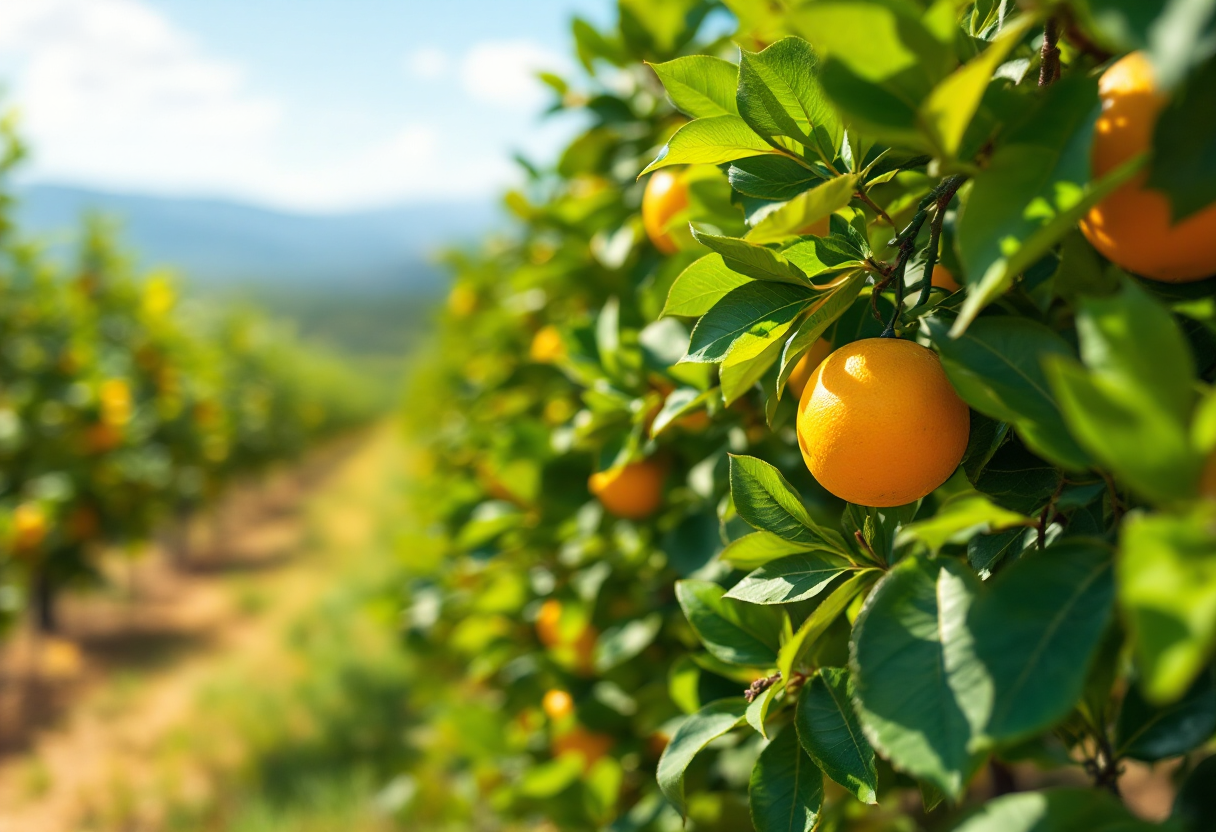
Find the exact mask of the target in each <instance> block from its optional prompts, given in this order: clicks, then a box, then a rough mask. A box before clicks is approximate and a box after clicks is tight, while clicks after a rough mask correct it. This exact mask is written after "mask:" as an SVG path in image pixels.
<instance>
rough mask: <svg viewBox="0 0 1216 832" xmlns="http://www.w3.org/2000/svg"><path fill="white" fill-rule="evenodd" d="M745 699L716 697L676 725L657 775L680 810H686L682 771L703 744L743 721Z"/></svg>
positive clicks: (664, 750) (665, 792) (664, 790)
mask: <svg viewBox="0 0 1216 832" xmlns="http://www.w3.org/2000/svg"><path fill="white" fill-rule="evenodd" d="M746 710H747V702H746V700H744V699H743V697H741V696H740V697H738V698H731V699H719V700H718V701H717V702H711V703H710V704H708V705H706V706H705V707H704V708H702V709H701V710H699V711H697V713H695V714H693V715H692V716H690V717H688V718H687V719H685V720H684V722H683V723H682V724H681V725H680V727H679V729H677V731H676V733H675V736H673V737H672V738H671V742H669V743H668V744H667V747H666V748H665V749H663V756H662V757H660V758H659V768H658V772H657V778H658V781H659V789H660V790H661V791H662V792H663V796H664V797H666V798H667V799H668V801H670V802H671V804H672V805H673V806H675V807H676V809H677V810H679V812H680V814H681V815H686V814H687V813H688V805H687V804H686V803H685V802H684V772H685V771H687V769H688V765H689V763H691V762H692V761H693V758H694V757H696V756H697V754H699V753H700V752H701V750H702V749H703V748H705V746H707V745H709V744H710V743H711V742H713V741H714V740H716V739H717V738H718V737H720V736H722V735H723V734H726V733H728V732H730V731H731V730H733V729H734V728H736V727H738V726H739V725H742V724H743V713H744V711H746Z"/></svg>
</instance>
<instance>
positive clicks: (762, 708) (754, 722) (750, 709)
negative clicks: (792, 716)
mask: <svg viewBox="0 0 1216 832" xmlns="http://www.w3.org/2000/svg"><path fill="white" fill-rule="evenodd" d="M784 689H785V684H784V683H783V682H776V683H775V684H772V685H769V686H768V687H767V688H765V689H764V691H763V692H762V693H761V694H760V695H759V696H757V697H756V698H755V699H753V700H752V701H751V704H750V705H748V706H747V713H746V714H745V716H746V718H747V724H748V725H750V726H752V728H755V729H756V733H757V734H759V735H760V736H762V737H764V738H765V739H769V738H770V737H769V735H768V729H767V728H766V727H765V725H764V721H765V720H766V719H768V709H769V708H770V707H772V704H773V700H774V699H776V698H777V694H779V693H781V691H783V690H784Z"/></svg>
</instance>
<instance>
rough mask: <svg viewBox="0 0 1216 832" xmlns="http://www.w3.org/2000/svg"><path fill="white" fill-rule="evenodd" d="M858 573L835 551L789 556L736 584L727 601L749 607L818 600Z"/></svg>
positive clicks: (763, 567)
mask: <svg viewBox="0 0 1216 832" xmlns="http://www.w3.org/2000/svg"><path fill="white" fill-rule="evenodd" d="M854 569H856V567H855V566H853V564H851V563H849V562H848V561H847V560H845V559H844V558H843V557H841V556H840V555H839V554H837V553H834V552H831V551H814V552H805V553H802V554H797V555H787V556H785V557H783V558H780V559H779V560H775V561H772V562H771V563H766V564H765V565H764V566H761V567H759V568H758V569H756V570H755V571H754V572H752V573H751V574H749V575H748V576H747V577H745V578H743V580H741V581H739V583H737V584H735V585H734V587H732V588H731V590H730V592H728V593H726V597H727V598H735V599H738V600H740V601H746V602H748V603H749V604H792V603H793V602H795V601H805V600H807V599H808V598H814V597H815V596H816V595H818V594H819V593H821V592H823V591H824V590H825V589H827V588H828V586H830V585H831V583H832V582H833V581H834V580H836V579H837V578H839V577H840V576H841V575H844V574H845V573H847V572H851V571H853V570H854Z"/></svg>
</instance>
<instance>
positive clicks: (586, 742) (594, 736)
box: [553, 725, 615, 770]
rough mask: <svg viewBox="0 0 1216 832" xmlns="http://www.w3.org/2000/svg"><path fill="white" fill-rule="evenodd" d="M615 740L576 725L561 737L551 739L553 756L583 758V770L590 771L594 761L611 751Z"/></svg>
mask: <svg viewBox="0 0 1216 832" xmlns="http://www.w3.org/2000/svg"><path fill="white" fill-rule="evenodd" d="M614 742H615V740H613V738H612V737H610V736H608V735H607V734H599V733H596V732H595V731H588V730H587V729H586V728H584V727H582V726H581V725H576V726H574V727H573V728H571V729H570V730H569V731H567V732H566V733H564V734H562V735H561V736H558V737H554V738H553V754H554V755H555V756H558V757H560V756H561V755H563V754H577V755H579V756H580V757H582V758H583V769H584V770H587V769H590V768H591V766H593V765H595V763H596V761H597V760H599V759H600V758H601V757H603V756H604V755H605V754H607V753H608V752H609V751H611V750H612V746H613V744H614Z"/></svg>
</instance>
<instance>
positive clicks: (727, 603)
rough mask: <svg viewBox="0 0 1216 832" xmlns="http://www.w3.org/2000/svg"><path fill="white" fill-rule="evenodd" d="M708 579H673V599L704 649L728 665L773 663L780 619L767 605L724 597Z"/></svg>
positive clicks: (779, 631)
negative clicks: (675, 580)
mask: <svg viewBox="0 0 1216 832" xmlns="http://www.w3.org/2000/svg"><path fill="white" fill-rule="evenodd" d="M724 593H725V590H723V589H722V587H720V586H718V585H717V584H714V583H710V582H709V581H694V580H684V581H677V582H676V599H677V600H678V601H679V602H680V607H681V608H682V609H683V610H684V615H685V616H687V618H688V623H689V624H691V625H692V628H693V630H695V631H696V633H697V635H698V636H699V637H700V639H701V642H702V643H703V644H704V645H705V648H706V649H707V650H709V652H710V653H711V654H713V655H714V656H715V657H716V658H718V659H720V660H721V661H724V662H728V663H729V664H737V665H745V666H749V667H770V666H772V665H774V664H776V662H777V647H778V645H779V643H780V638H781V618H780V616H779V614H778V613H777V612H776V611H775V610H772V609H770V608H767V607H760V606H756V605H754V604H744V603H742V602H740V601H733V600H731V599H729V598H724V597H723V595H724Z"/></svg>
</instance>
